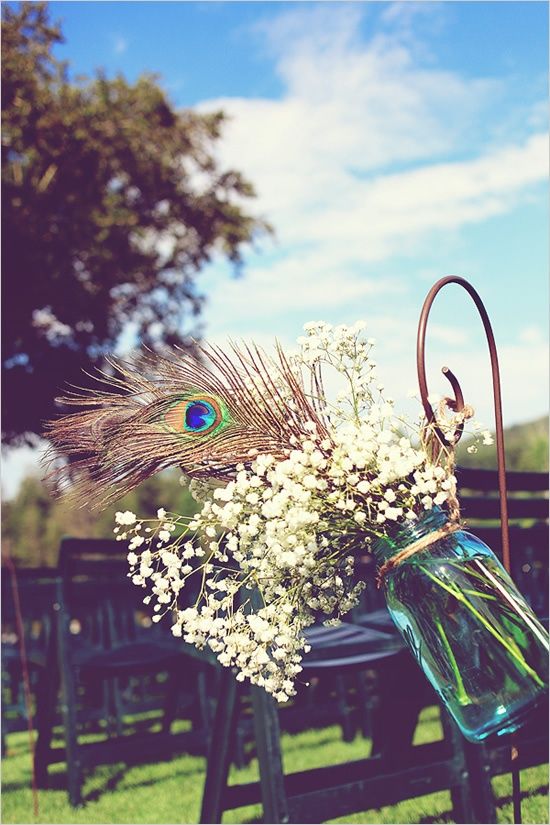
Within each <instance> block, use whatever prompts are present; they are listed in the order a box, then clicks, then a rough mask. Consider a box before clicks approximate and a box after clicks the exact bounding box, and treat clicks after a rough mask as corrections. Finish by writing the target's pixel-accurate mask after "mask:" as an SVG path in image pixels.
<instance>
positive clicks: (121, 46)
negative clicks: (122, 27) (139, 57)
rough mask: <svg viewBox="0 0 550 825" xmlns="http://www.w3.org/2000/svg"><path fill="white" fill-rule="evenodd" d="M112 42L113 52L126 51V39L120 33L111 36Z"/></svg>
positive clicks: (121, 52) (122, 52)
mask: <svg viewBox="0 0 550 825" xmlns="http://www.w3.org/2000/svg"><path fill="white" fill-rule="evenodd" d="M111 40H112V43H113V54H124V53H125V52H126V51H128V45H129V44H128V40H127V39H126V37H123V36H122V35H120V34H115V35H113V36H112V38H111Z"/></svg>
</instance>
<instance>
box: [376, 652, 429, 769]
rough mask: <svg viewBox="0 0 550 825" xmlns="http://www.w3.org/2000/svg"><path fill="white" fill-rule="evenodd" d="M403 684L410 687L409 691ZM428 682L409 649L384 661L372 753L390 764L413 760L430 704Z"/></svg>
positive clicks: (380, 673)
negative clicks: (422, 716)
mask: <svg viewBox="0 0 550 825" xmlns="http://www.w3.org/2000/svg"><path fill="white" fill-rule="evenodd" d="M403 684H406V685H407V686H408V688H407V690H406V691H403ZM426 684H427V683H426V680H425V677H424V676H423V674H422V672H421V671H420V668H419V667H418V665H417V664H416V662H415V661H414V660H413V658H412V657H411V656H410V654H409V653H408V652H407V651H403V653H402V654H399V655H397V656H393V657H391V658H390V659H388V660H387V661H385V662H383V663H382V665H381V667H380V670H379V682H378V703H377V707H376V709H375V710H374V711H373V714H372V749H371V756H381V757H382V759H383V760H384V761H385V762H386V763H387V765H388V766H390V767H394V766H395V767H397V766H398V765H399V764H400V763H403V762H406V761H407V760H408V759H409V757H410V754H411V750H412V743H413V738H414V732H415V730H416V725H417V722H418V717H419V714H420V711H421V709H422V708H423V707H424V706H425V703H426V701H425V700H426V696H425V693H426V691H425V685H426ZM430 690H431V688H430ZM434 698H435V697H434Z"/></svg>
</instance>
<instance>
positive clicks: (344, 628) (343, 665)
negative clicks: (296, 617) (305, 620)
mask: <svg viewBox="0 0 550 825" xmlns="http://www.w3.org/2000/svg"><path fill="white" fill-rule="evenodd" d="M304 635H305V637H306V639H307V641H308V643H309V644H310V645H311V650H310V651H309V653H307V654H306V655H305V656H304V659H303V661H302V666H303V668H304V670H307V671H309V672H311V671H313V670H319V671H327V670H329V669H331V668H338V669H348V670H350V669H353V670H356V669H360V668H361V667H365V666H367V665H369V664H372V663H374V662H379V661H380V660H382V659H386V658H388V657H389V656H394V655H395V654H396V653H400V652H401V650H402V649H403V644H402V642H401V640H400V639H397V638H395V637H394V636H391V635H390V634H389V633H383V632H381V631H379V630H375V629H373V628H367V627H358V626H357V625H352V624H348V623H345V622H343V623H342V624H340V625H338V626H337V627H325V626H323V625H314V626H313V627H310V628H307V630H306V631H305V633H304Z"/></svg>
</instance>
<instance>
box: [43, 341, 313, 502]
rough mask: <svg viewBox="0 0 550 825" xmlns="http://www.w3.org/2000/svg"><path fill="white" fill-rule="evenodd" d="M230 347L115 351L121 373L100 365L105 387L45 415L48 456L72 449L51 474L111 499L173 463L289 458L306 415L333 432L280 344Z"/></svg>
mask: <svg viewBox="0 0 550 825" xmlns="http://www.w3.org/2000/svg"><path fill="white" fill-rule="evenodd" d="M231 350H232V355H231V357H229V356H228V355H227V354H226V353H224V352H223V351H222V350H221V349H219V348H218V347H214V346H208V347H200V348H199V353H200V356H199V357H194V356H191V355H189V354H188V353H186V352H184V351H177V352H175V353H174V355H173V357H164V356H157V355H154V354H152V353H148V354H146V355H144V356H142V357H141V358H140V359H139V361H136V362H134V363H132V362H125V361H120V360H117V359H114V358H111V359H109V363H110V365H111V367H112V368H113V374H112V375H110V374H107V373H105V372H102V373H99V374H98V376H97V378H96V380H97V381H98V384H99V385H100V386H99V388H98V390H80V391H78V392H70V393H68V394H67V395H65V396H63V397H62V398H60V399H59V401H60V402H61V403H62V404H64V405H69V406H73V407H78V408H79V409H78V411H77V412H74V413H72V414H69V415H65V416H63V417H61V418H59V419H57V420H55V421H52V422H50V423H49V424H48V425H47V430H46V436H47V438H48V439H49V440H50V442H51V444H52V450H51V452H50V456H49V459H50V460H53V461H54V462H56V463H57V464H59V461H58V459H60V458H65V457H66V458H68V459H69V461H68V462H65V463H64V464H63V466H61V467H59V466H57V468H56V469H54V470H53V471H52V472H51V473H50V476H49V478H50V479H53V480H54V482H55V483H56V484H57V486H58V487H63V486H64V483H65V482H66V481H67V480H69V481H70V482H71V484H70V487H71V490H70V492H71V494H72V495H73V497H76V498H77V499H78V500H79V501H80V502H85V503H94V504H99V505H104V504H107V503H109V502H111V501H114V500H116V499H117V498H120V497H121V496H122V495H124V494H125V493H126V492H128V491H129V490H131V489H132V488H133V487H135V486H136V485H138V484H139V483H141V482H142V481H144V480H145V479H146V478H148V477H149V476H150V475H152V474H153V473H156V472H158V471H159V470H163V469H165V468H167V467H171V466H175V465H177V466H179V467H181V469H182V471H183V472H184V473H185V474H186V475H189V476H191V477H195V478H201V479H210V478H214V479H219V480H226V481H227V480H229V479H230V478H232V477H233V476H234V475H235V472H236V466H237V465H238V464H240V463H243V464H247V463H250V461H251V460H252V458H253V457H254V456H255V455H258V454H260V453H270V454H272V455H274V456H275V457H277V458H284V457H285V456H286V455H287V454H288V452H289V450H291V449H293V447H294V446H295V444H296V443H297V439H299V438H300V437H301V436H303V435H305V434H307V431H306V429H305V428H304V424H305V423H306V422H313V424H314V425H315V427H316V429H317V431H318V433H319V434H320V435H322V436H323V437H328V433H327V430H326V426H325V423H324V420H323V415H322V413H321V412H320V411H319V410H317V409H316V406H315V405H314V403H313V402H312V401H311V400H310V397H309V396H308V395H307V394H306V392H305V390H304V387H303V384H302V382H301V379H300V376H299V375H298V374H296V373H295V371H293V369H292V367H291V365H290V364H289V362H288V360H287V358H286V356H285V355H284V353H283V352H282V351H281V349H280V348H277V352H276V356H275V357H274V358H268V357H267V356H266V355H265V353H264V352H262V351H261V350H260V349H258V348H257V347H248V346H244V347H238V346H236V345H234V344H232V345H231ZM201 356H202V357H201ZM101 385H102V386H101Z"/></svg>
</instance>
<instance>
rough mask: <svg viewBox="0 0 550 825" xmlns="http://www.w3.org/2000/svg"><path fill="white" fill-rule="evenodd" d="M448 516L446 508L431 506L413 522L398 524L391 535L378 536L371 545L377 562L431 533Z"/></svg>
mask: <svg viewBox="0 0 550 825" xmlns="http://www.w3.org/2000/svg"><path fill="white" fill-rule="evenodd" d="M448 519H449V516H448V514H447V511H446V510H443V509H442V508H441V507H433V508H432V509H431V510H427V511H426V512H425V513H424V514H423V515H422V516H419V517H418V518H417V519H415V521H414V522H409V523H407V524H399V525H397V526H396V528H395V532H394V534H393V535H391V536H386V537H385V538H380V539H378V541H376V542H375V543H374V545H373V552H374V555H375V558H376V560H377V561H378V562H382V561H385V560H386V559H388V558H391V556H393V555H394V554H395V553H398V552H399V551H400V550H403V549H404V548H405V547H407V546H408V545H409V544H413V542H415V541H418V539H421V538H422V537H423V536H427V535H428V534H429V533H433V532H434V530H438V529H440V528H441V527H443V525H444V524H446V523H447V521H448Z"/></svg>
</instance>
